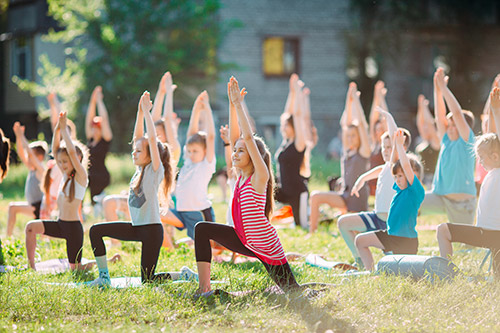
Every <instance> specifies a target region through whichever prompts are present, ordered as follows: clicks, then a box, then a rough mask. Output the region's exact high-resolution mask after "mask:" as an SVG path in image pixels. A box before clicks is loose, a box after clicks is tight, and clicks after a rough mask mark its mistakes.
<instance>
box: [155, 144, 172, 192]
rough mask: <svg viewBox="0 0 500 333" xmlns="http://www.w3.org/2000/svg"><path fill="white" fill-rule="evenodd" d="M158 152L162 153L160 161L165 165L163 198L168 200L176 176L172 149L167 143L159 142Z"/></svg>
mask: <svg viewBox="0 0 500 333" xmlns="http://www.w3.org/2000/svg"><path fill="white" fill-rule="evenodd" d="M158 151H159V152H160V160H161V163H162V164H163V170H164V174H163V182H162V187H163V189H162V190H163V191H162V193H163V196H164V198H165V199H168V196H169V194H170V188H171V186H172V183H173V179H174V175H173V169H174V168H173V167H172V161H171V157H170V156H171V155H170V147H169V146H168V144H167V143H161V142H158Z"/></svg>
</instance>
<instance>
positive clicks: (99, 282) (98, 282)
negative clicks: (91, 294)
mask: <svg viewBox="0 0 500 333" xmlns="http://www.w3.org/2000/svg"><path fill="white" fill-rule="evenodd" d="M85 285H86V286H90V287H100V288H107V287H110V286H111V279H110V277H109V273H108V272H99V277H98V278H97V279H95V280H93V281H89V282H85Z"/></svg>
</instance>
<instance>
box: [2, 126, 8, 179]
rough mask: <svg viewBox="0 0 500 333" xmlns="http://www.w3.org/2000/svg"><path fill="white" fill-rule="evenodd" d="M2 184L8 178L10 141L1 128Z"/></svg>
mask: <svg viewBox="0 0 500 333" xmlns="http://www.w3.org/2000/svg"><path fill="white" fill-rule="evenodd" d="M0 139H1V141H0V183H1V182H2V181H3V180H4V178H5V177H7V172H8V171H9V158H10V140H9V138H7V137H6V136H5V135H4V133H3V131H2V129H1V128H0Z"/></svg>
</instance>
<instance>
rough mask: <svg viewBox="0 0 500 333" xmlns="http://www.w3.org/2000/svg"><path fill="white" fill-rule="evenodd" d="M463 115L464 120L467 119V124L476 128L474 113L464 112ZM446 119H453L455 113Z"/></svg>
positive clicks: (449, 114)
mask: <svg viewBox="0 0 500 333" xmlns="http://www.w3.org/2000/svg"><path fill="white" fill-rule="evenodd" d="M462 114H463V115H464V118H465V121H466V122H467V125H469V127H470V128H474V122H475V118H474V113H472V112H471V111H469V110H462ZM446 117H447V118H448V119H449V118H453V113H451V112H450V113H448V115H447V116H446Z"/></svg>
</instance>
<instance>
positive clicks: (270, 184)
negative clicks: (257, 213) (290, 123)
mask: <svg viewBox="0 0 500 333" xmlns="http://www.w3.org/2000/svg"><path fill="white" fill-rule="evenodd" d="M253 138H254V141H255V143H256V144H257V149H258V150H259V153H260V156H262V159H263V160H264V163H265V164H266V167H267V171H268V173H269V180H268V181H267V190H266V206H265V209H264V213H265V214H266V216H267V218H268V219H269V220H270V219H271V214H272V213H273V210H274V174H273V168H272V165H271V153H270V152H269V148H268V147H267V145H266V143H265V142H264V140H263V139H262V138H261V137H259V136H257V135H255V134H254V136H253ZM240 139H241V138H240ZM240 139H238V140H240Z"/></svg>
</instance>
